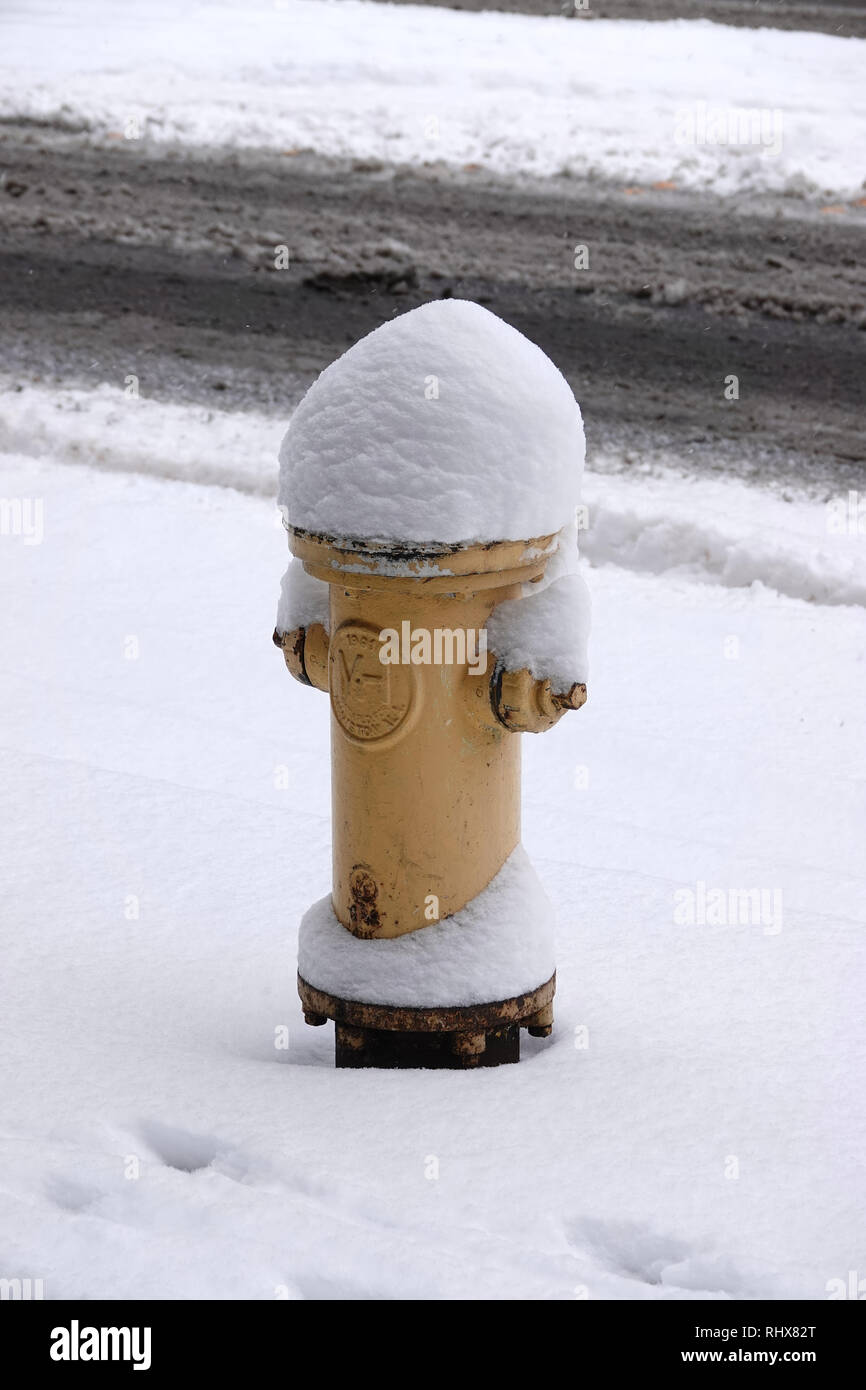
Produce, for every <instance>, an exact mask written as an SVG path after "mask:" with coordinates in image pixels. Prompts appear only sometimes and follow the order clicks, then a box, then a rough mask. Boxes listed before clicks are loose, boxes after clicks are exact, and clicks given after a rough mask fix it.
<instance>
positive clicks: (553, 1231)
mask: <svg viewBox="0 0 866 1390" xmlns="http://www.w3.org/2000/svg"><path fill="white" fill-rule="evenodd" d="M22 395H23V396H24V397H25V401H24V404H23V405H22V402H21V399H20V397H21V396H22ZM74 401H75V398H74V396H72V395H70V396H67V397H66V399H65V401H62V402H60V408H58V409H56V410H54V409H52V408H49V403H48V402H47V401H44V400H43V401H42V402H41V404H39V398H38V388H32V389H31V390H30V393H29V395H28V393H26V392H25V393H18V396H14V395H13V396H11V397H8V396H7V397H5V398H4V402H3V420H4V436H3V439H2V441H0V444H2V447H3V448H4V449H5V451H6V452H5V453H4V454H3V456H2V474H0V497H3V498H6V499H15V498H17V499H19V500H20V499H24V501H22V510H21V512H20V513H19V514H18V515H19V517H20V520H21V525H20V526H18V527H17V528H16V525H15V513H14V511H13V510H9V509H7V511H6V512H5V513H4V516H5V518H6V519H5V520H4V534H3V535H2V536H0V565H2V570H3V588H4V593H6V594H8V595H9V598H8V600H7V602H6V603H5V604H4V607H3V617H2V624H3V650H4V660H3V663H2V667H3V670H2V677H0V680H2V687H3V708H4V726H3V739H2V744H3V752H2V759H3V777H2V783H0V785H2V799H3V811H2V822H0V824H2V836H3V844H2V862H3V865H4V875H3V878H4V883H3V891H4V898H5V910H4V913H3V923H4V926H3V930H4V934H5V936H6V941H5V944H4V959H5V962H6V964H5V969H4V972H3V984H2V992H3V999H2V1005H0V1008H2V1017H3V1022H4V1040H3V1054H2V1063H0V1066H2V1073H3V1078H2V1087H0V1090H2V1096H3V1122H2V1134H3V1137H2V1140H0V1156H2V1167H3V1180H2V1195H0V1211H2V1223H0V1224H2V1231H3V1247H2V1270H0V1272H2V1274H3V1275H4V1276H5V1277H15V1276H19V1277H27V1276H29V1277H32V1278H43V1279H44V1280H45V1288H46V1295H47V1296H48V1297H61V1296H65V1295H66V1296H91V1297H95V1296H107V1297H126V1296H134V1295H145V1296H148V1295H149V1296H153V1297H162V1298H173V1297H194V1296H212V1297H243V1298H263V1299H269V1298H273V1297H315V1296H324V1297H334V1298H340V1297H374V1298H377V1297H378V1298H390V1297H395V1298H397V1297H407V1296H408V1297H415V1296H418V1297H422V1296H424V1297H441V1298H453V1297H458V1298H505V1297H527V1298H555V1299H556V1298H563V1299H572V1298H576V1297H577V1298H581V1297H585V1296H589V1297H592V1298H604V1297H607V1298H618V1299H619V1298H698V1299H700V1298H725V1297H747V1298H748V1297H762V1296H770V1297H790V1296H805V1297H810V1298H818V1299H820V1298H823V1297H825V1296H826V1293H825V1290H826V1284H827V1281H828V1280H830V1279H836V1278H841V1279H843V1280H845V1279H847V1277H848V1271H849V1270H852V1269H855V1270H860V1271H861V1272H862V1269H863V1267H864V1260H866V1217H864V1206H863V1202H862V1173H861V1164H862V1153H863V1147H864V1142H866V1123H864V1120H866V1116H864V1103H863V1091H862V1087H861V1086H860V1085H859V1082H858V1080H857V1078H858V1077H859V1076H860V1075H862V1067H863V1062H864V1052H866V1022H864V1015H863V1009H862V998H863V988H864V964H866V962H864V954H866V953H864V937H863V919H864V915H866V914H864V892H863V888H864V883H863V877H864V873H863V853H862V847H863V828H864V800H866V792H864V777H863V767H862V758H861V754H862V748H863V745H864V738H866V707H864V701H863V683H864V675H866V618H864V611H863V604H864V586H866V579H864V570H866V562H864V546H866V537H863V536H859V537H858V536H853V535H849V536H846V535H841V534H840V535H837V534H834V533H832V532H828V531H827V527H826V517H827V512H826V509H825V507H824V506H823V505H821V504H819V503H809V502H808V501H807V500H805V499H800V500H797V501H792V502H785V501H784V500H783V499H781V498H780V497H778V496H771V495H770V494H768V493H767V494H765V493H763V492H760V491H757V490H755V491H749V490H747V489H745V488H743V487H742V486H739V485H734V484H727V483H725V482H724V481H722V480H719V481H718V482H713V483H710V482H706V483H689V482H685V481H683V480H680V479H677V477H676V475H675V474H673V473H668V474H665V475H663V476H662V477H660V478H657V479H655V478H643V479H642V478H641V477H639V476H638V477H631V478H629V479H628V480H626V479H624V478H619V477H615V476H599V475H590V476H589V477H588V479H587V489H586V491H587V493H588V495H589V503H590V526H589V530H588V531H586V532H585V534H584V538H583V539H584V550H585V553H587V554H588V555H590V556H591V558H592V560H593V567H592V568H591V569H590V570H589V574H588V577H589V581H590V585H591V588H592V591H593V600H594V634H593V645H592V668H591V673H590V699H589V703H588V704H587V706H586V708H585V709H584V710H582V711H581V712H580V713H579V714H574V715H569V716H568V717H567V718H566V719H565V720H563V722H562V723H561V724H560V725H559V726H558V727H557V729H556V730H554V731H552V732H551V733H548V734H546V735H545V736H544V737H541V738H533V737H530V736H527V737H525V738H524V752H525V772H524V812H525V825H524V841H525V844H526V846H527V849H528V851H529V853H530V855H531V856H532V859H533V861H534V863H535V865H536V867H537V869H538V872H539V875H540V877H541V879H542V881H543V883H544V885H545V887H546V889H547V890H548V892H549V893H550V895H551V897H552V898H553V901H554V903H555V906H556V909H557V914H558V924H559V925H558V951H557V953H558V968H559V989H558V995H557V1024H556V1028H555V1031H554V1035H553V1037H552V1038H551V1039H550V1040H547V1041H538V1040H533V1039H525V1040H524V1043H523V1049H524V1060H523V1061H522V1062H521V1063H520V1065H519V1066H518V1067H503V1068H499V1069H494V1070H490V1071H484V1072H477V1073H459V1072H453V1073H452V1072H448V1073H441V1072H440V1073H436V1072H428V1073H417V1072H403V1073H400V1072H367V1071H363V1072H357V1071H349V1072H338V1071H335V1070H334V1069H333V1065H332V1053H333V1042H332V1037H331V1029H330V1027H328V1028H327V1029H321V1030H314V1029H309V1028H306V1027H305V1026H304V1025H303V1022H302V1019H301V1015H300V1010H299V1005H298V1001H297V999H296V996H295V994H294V978H293V977H294V968H295V959H296V956H295V952H296V934H297V928H298V923H299V920H300V918H301V915H302V914H303V912H304V911H305V909H306V908H307V907H308V906H309V904H310V903H311V902H313V901H314V900H315V899H317V898H319V897H320V896H321V895H322V893H323V892H325V891H326V890H327V887H328V883H329V876H330V854H329V833H330V815H329V798H328V788H327V777H326V767H327V762H328V702H327V699H326V698H325V697H323V696H322V695H320V694H319V693H318V692H316V691H311V690H306V689H304V688H302V687H300V686H299V685H297V684H296V683H295V682H293V681H291V680H290V679H289V677H288V676H287V674H286V671H285V669H284V667H283V663H282V661H281V659H280V657H279V655H278V654H277V653H276V652H275V651H274V649H273V647H272V645H271V643H270V630H271V626H272V622H273V617H274V607H275V600H276V595H277V590H278V585H279V577H280V574H281V572H282V569H283V567H284V564H285V550H284V536H283V534H282V532H281V529H280V522H279V515H278V513H277V511H276V509H275V507H274V505H273V501H272V498H273V496H274V494H275V490H276V463H275V456H276V449H277V444H278V441H279V437H280V434H281V433H282V428H283V425H284V422H283V421H266V420H255V419H250V418H248V417H241V416H235V417H232V421H231V428H232V429H233V430H234V431H235V433H234V435H231V434H230V431H229V423H228V421H227V419H226V418H223V417H220V416H219V415H217V414H213V415H212V416H211V418H210V419H209V420H207V421H205V419H204V415H203V412H195V411H187V412H184V411H183V410H182V409H181V408H180V407H162V406H158V405H156V404H154V403H143V402H134V401H126V400H125V399H122V398H118V397H117V396H116V395H112V394H111V393H102V394H101V395H100V396H99V397H97V398H96V399H94V400H92V401H91V402H90V408H86V407H84V406H83V405H82V402H81V400H80V399H79V400H78V403H77V405H78V408H74ZM584 405H585V406H587V407H588V408H587V412H586V413H587V416H588V419H589V420H590V425H591V403H588V402H584ZM19 407H20V415H19V417H16V419H17V423H15V428H14V431H13V430H12V428H11V426H10V419H11V418H12V415H13V414H14V410H15V409H18V408H19ZM37 407H38V408H37ZM134 410H138V411H139V415H138V417H133V419H136V418H137V421H138V425H137V427H136V426H133V427H130V418H129V412H130V411H134ZM100 412H102V413H101V414H100ZM160 412H161V413H160ZM28 417H29V420H30V424H29V426H28V423H27V420H28ZM121 419H124V420H125V426H123V427H122V426H121V423H120V421H121ZM112 420H113V421H114V423H113V424H112ZM64 430H66V434H64ZM88 431H90V433H88ZM590 432H591V431H590ZM13 436H14V437H13ZM73 436H74V437H73ZM76 439H77V448H78V460H79V461H78V462H76V461H75V457H76V456H75V449H74V448H73V447H72V446H73V445H74V444H75V441H76ZM206 440H210V442H211V449H210V454H209V464H208V467H209V468H210V470H211V471H210V472H208V468H207V467H205V466H204V465H205V463H207V459H206V457H205V448H204V445H205V442H206ZM244 440H246V445H245V447H244V448H243V450H241V448H240V446H241V444H242V441H244ZM149 441H150V442H149ZM172 441H174V443H175V444H176V448H175V450H174V468H175V472H176V473H179V474H183V472H184V471H185V470H186V469H187V467H188V465H189V464H190V461H191V460H192V461H193V462H194V461H195V460H196V459H199V458H200V459H201V460H202V476H203V477H206V478H207V479H208V480H209V482H210V483H213V482H214V481H215V480H216V479H217V477H218V476H220V475H221V478H222V481H226V482H227V481H231V480H232V479H231V475H230V471H229V470H230V468H231V466H232V462H231V461H232V459H233V460H234V465H233V466H234V467H236V468H241V469H242V471H241V472H238V473H237V474H236V476H235V478H234V481H235V482H236V483H239V484H241V485H242V486H243V487H244V488H246V489H247V491H246V492H240V491H235V490H233V489H232V488H229V487H217V486H212V485H205V484H204V483H199V482H190V481H178V480H177V479H176V478H174V479H173V478H171V477H170V476H162V477H159V476H150V477H148V476H143V475H142V473H141V472H131V471H128V470H130V469H135V468H143V469H145V470H146V471H150V472H151V473H154V474H164V475H168V474H170V472H171V457H172V448H171V447H170V446H171V444H172ZM136 451H137V452H136ZM241 452H243V453H245V454H246V455H247V456H248V457H249V459H250V463H249V464H247V465H242V464H240V463H239V462H238V460H239V458H240V455H241ZM88 460H92V462H93V463H94V464H96V465H97V466H96V467H90V466H86V462H87V461H88ZM257 493H268V494H269V497H267V498H266V497H265V496H260V495H256V494H257ZM594 497H595V498H596V499H599V500H598V502H597V503H596V502H594V501H593V498H594ZM26 499H29V503H28V502H27V500H26ZM605 508H606V509H607V511H606V512H605ZM605 515H606V516H607V517H608V518H610V517H613V518H614V519H615V522H616V524H615V525H614V524H613V523H612V522H610V521H609V522H608V527H609V529H608V530H607V531H605V527H604V525H602V524H601V518H602V517H603V516H605ZM687 519H688V520H687ZM25 523H26V524H25ZM665 525H667V527H668V529H667V531H665V529H664V528H665ZM611 526H612V527H613V529H610V527H611ZM617 527H618V528H619V529H617ZM623 527H628V528H630V530H628V531H627V532H626V533H624V532H623ZM16 530H17V532H18V533H17V534H16ZM25 532H26V533H28V534H25ZM701 537H704V541H703V542H702V541H701ZM709 538H711V540H712V543H710V539H709ZM37 541H38V542H39V543H31V542H37ZM780 554H781V555H782V556H783V559H784V563H778V564H774V563H772V561H773V557H777V558H778V556H779V555H780ZM647 557H648V558H647ZM619 558H623V559H624V560H625V565H624V566H623V565H620V564H618V563H617V560H618V559H619ZM681 562H682V569H680V568H679V566H680V564H681ZM752 580H757V581H758V582H756V583H751V581H752ZM822 583H823V588H822ZM846 586H847V587H846ZM780 590H781V591H780ZM809 594H811V595H812V598H813V601H806V599H805V597H804V595H809ZM814 600H817V601H814ZM701 885H703V887H702V886H701ZM719 888H720V889H723V890H724V892H725V894H726V895H727V893H728V892H729V891H730V890H731V889H743V890H747V889H757V890H762V892H763V895H764V896H763V898H762V899H761V900H760V902H761V908H762V911H761V912H760V913H759V914H758V915H756V916H755V917H754V918H753V920H751V921H750V923H748V924H745V923H744V924H742V925H741V924H734V923H729V924H723V923H722V922H719V921H718V920H716V922H715V924H713V922H714V916H713V911H712V909H710V910H709V911H708V912H705V911H703V910H702V903H706V902H707V901H708V895H709V894H711V893H712V890H714V889H719ZM756 901H758V900H756ZM690 907H693V908H694V909H695V910H694V913H690V911H689V909H690ZM690 918H691V921H690ZM284 1043H287V1045H286V1046H283V1044H284Z"/></svg>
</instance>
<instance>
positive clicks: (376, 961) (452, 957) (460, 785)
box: [274, 300, 589, 1067]
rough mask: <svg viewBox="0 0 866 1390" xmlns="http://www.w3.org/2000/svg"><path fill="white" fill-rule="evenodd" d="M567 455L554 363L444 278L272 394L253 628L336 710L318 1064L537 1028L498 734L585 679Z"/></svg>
mask: <svg viewBox="0 0 866 1390" xmlns="http://www.w3.org/2000/svg"><path fill="white" fill-rule="evenodd" d="M583 459H584V435H583V423H582V420H581V415H580V410H579V408H578V405H577V402H576V401H575V399H574V396H573V394H572V392H571V388H570V387H569V385H568V383H567V382H566V381H565V379H564V378H563V377H562V375H561V374H560V373H559V372H558V371H557V369H556V367H555V366H554V365H553V363H552V362H551V361H550V360H549V359H548V358H547V357H546V356H545V354H544V353H543V352H542V351H541V349H540V348H538V347H536V346H535V344H533V343H531V342H529V340H528V339H526V338H524V337H523V335H522V334H520V333H518V332H517V331H516V330H515V329H514V328H511V327H509V325H507V324H505V323H503V322H502V320H501V319H498V318H496V316H495V315H493V314H491V313H489V312H488V311H487V310H486V309H482V308H481V307H480V306H479V305H477V304H471V303H468V302H466V301H461V300H443V301H437V302H436V303H433V304H427V305H423V306H422V307H421V308H419V309H415V310H413V311H412V312H411V313H407V314H404V315H403V316H401V317H400V318H397V319H393V320H391V321H390V322H388V323H386V324H383V325H382V327H380V328H378V329H376V331H375V332H374V333H371V334H369V335H368V337H366V338H364V339H362V340H361V341H360V342H359V343H357V344H356V345H355V346H354V347H353V348H351V349H350V350H349V351H348V352H347V353H345V354H344V356H342V357H341V358H340V359H339V360H338V361H337V362H335V363H333V365H332V366H330V367H328V368H327V370H326V371H324V372H323V373H322V375H321V376H320V377H319V378H318V380H317V381H316V382H315V384H314V385H313V386H312V387H311V388H310V390H309V391H308V392H307V395H306V396H305V397H304V400H303V401H302V402H301V404H300V406H299V407H298V409H297V410H296V412H295V414H294V416H293V418H292V420H291V423H290V425H289V429H288V431H287V433H286V436H285V439H284V441H283V445H282V449H281V451H280V504H281V507H282V509H283V512H284V516H285V518H286V525H287V529H288V534H289V546H290V549H291V551H292V554H293V557H294V558H293V559H292V560H291V563H290V565H289V569H288V571H287V574H286V576H285V579H284V581H283V587H282V592H281V596H280V604H279V609H278V614H277V627H276V631H275V633H274V641H275V642H276V644H277V645H278V646H279V647H280V648H281V650H282V652H283V655H284V657H285V661H286V665H287V667H288V669H289V671H290V672H291V674H292V675H293V676H295V678H296V679H298V680H300V681H302V682H303V683H304V684H306V685H309V686H313V687H315V688H317V689H319V690H323V691H327V692H328V694H329V696H330V702H331V721H332V741H331V749H332V803H333V826H332V831H333V856H332V858H333V882H332V888H331V893H330V895H329V896H328V897H326V898H323V899H322V900H321V901H320V902H319V903H317V904H315V905H314V907H313V908H311V909H310V911H309V912H308V913H307V914H306V916H305V917H304V919H303V921H302V923H301V928H300V935H299V945H298V951H299V961H298V964H299V976H298V992H299V994H300V997H301V1002H302V1005H303V1009H304V1016H305V1018H306V1020H307V1022H308V1023H310V1024H313V1025H321V1024H324V1023H326V1022H327V1020H328V1019H333V1020H334V1022H335V1044H336V1060H337V1065H338V1066H435V1067H441V1066H452V1067H472V1066H482V1065H487V1066H495V1065H498V1064H499V1063H501V1062H516V1061H517V1060H518V1059H519V1055H520V1030H521V1029H526V1030H528V1031H529V1033H530V1034H532V1035H534V1036H536V1037H546V1036H547V1035H548V1034H549V1033H550V1031H551V1028H552V1026H553V996H554V990H555V983H556V977H555V972H554V969H553V966H554V957H553V948H552V912H551V908H550V905H549V903H548V902H547V899H546V897H545V895H544V892H543V890H542V889H541V886H540V884H539V883H538V880H537V878H536V877H535V873H534V870H533V869H532V866H531V864H530V863H529V860H528V858H527V857H526V855H525V853H524V851H523V849H522V847H521V845H520V752H519V738H518V735H519V734H521V733H543V732H545V731H546V730H548V729H551V728H552V727H553V726H554V725H555V724H556V723H558V721H559V720H560V719H561V718H562V716H563V715H564V714H565V713H566V712H567V711H568V710H576V709H579V708H580V707H581V705H582V704H583V703H584V701H585V699H586V640H587V634H588V627H589V603H588V596H587V593H586V587H585V585H584V583H583V580H582V579H581V577H580V576H579V573H578V555H577V508H578V503H579V496H580V479H581V472H582V468H583Z"/></svg>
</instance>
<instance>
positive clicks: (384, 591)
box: [290, 534, 552, 937]
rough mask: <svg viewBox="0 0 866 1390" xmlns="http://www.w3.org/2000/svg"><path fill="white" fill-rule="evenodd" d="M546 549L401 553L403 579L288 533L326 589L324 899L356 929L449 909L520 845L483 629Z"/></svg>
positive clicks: (380, 930) (379, 929) (421, 923)
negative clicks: (386, 651) (386, 653)
mask: <svg viewBox="0 0 866 1390" xmlns="http://www.w3.org/2000/svg"><path fill="white" fill-rule="evenodd" d="M551 543H552V538H551V537H544V538H542V539H541V540H540V541H539V540H533V541H530V542H527V543H525V544H524V543H517V544H514V543H505V544H503V545H498V546H487V547H471V548H464V549H462V550H456V551H453V552H451V553H450V554H448V553H447V552H446V553H445V554H442V553H438V554H436V555H433V556H430V555H424V554H421V555H416V556H415V557H413V558H412V559H410V560H409V561H408V562H407V561H406V559H405V557H404V573H402V574H398V575H388V574H382V573H376V572H375V568H374V567H375V566H378V567H379V568H380V569H381V567H382V559H381V555H380V554H377V552H376V551H375V550H374V551H371V552H369V553H368V554H367V555H363V554H359V553H358V552H357V551H354V552H349V553H347V552H346V551H345V550H344V551H339V550H337V549H335V547H333V546H332V545H329V544H328V543H326V542H322V541H320V540H317V539H314V538H311V537H309V536H300V535H297V534H293V535H292V537H291V541H290V544H291V547H292V550H293V551H294V553H295V554H296V555H297V556H298V557H299V558H301V559H302V560H303V561H304V563H305V566H306V568H307V570H308V572H309V573H311V574H313V575H314V576H315V577H316V578H320V579H324V580H325V581H326V582H327V583H328V584H329V588H330V623H329V631H330V641H329V643H328V653H327V671H326V674H327V688H328V690H329V693H330V697H331V713H332V723H331V797H332V810H333V890H332V900H333V906H334V912H335V913H336V915H337V917H338V918H339V920H340V921H341V922H342V923H343V925H344V926H345V927H346V928H347V929H348V930H349V931H351V932H353V933H354V935H356V936H362V937H395V936H402V935H404V934H405V933H406V932H411V931H416V930H419V929H420V928H423V927H425V926H428V925H429V924H430V922H431V921H437V920H439V919H440V918H441V917H450V916H452V915H453V914H454V913H455V912H457V911H459V910H460V909H461V908H462V907H464V906H465V905H466V903H468V902H470V901H471V900H472V899H473V898H475V897H477V895H478V894H479V893H480V892H482V891H483V889H485V888H486V887H487V885H488V884H489V883H490V881H491V879H492V878H493V877H494V876H495V875H496V874H497V873H498V872H499V870H500V869H501V867H502V865H503V863H504V862H505V860H506V859H507V858H508V856H509V855H510V854H511V852H512V851H513V850H514V848H515V846H516V845H517V844H518V842H519V840H520V741H519V739H516V738H514V736H513V735H512V734H511V733H510V732H509V731H508V729H507V727H506V726H505V725H504V724H503V723H502V722H501V721H500V720H499V719H498V717H497V715H496V712H495V710H494V708H493V705H492V702H491V670H490V669H489V663H488V660H487V659H486V654H485V652H484V643H483V640H480V638H481V634H483V633H484V632H485V629H486V624H487V619H488V618H489V616H490V613H491V611H492V610H493V608H494V607H495V606H496V605H497V604H499V603H501V602H502V601H504V600H506V599H511V598H516V597H519V595H520V592H521V584H522V583H530V582H532V581H533V580H535V579H538V578H539V577H540V576H541V575H542V574H543V572H544V567H545V564H546V555H547V554H548V553H549V550H550V546H551ZM539 557H541V558H539ZM364 563H366V564H367V565H368V566H369V568H368V569H367V571H366V572H365V571H364V570H363V568H362V566H363V564H364ZM407 564H408V565H410V566H414V569H412V568H405V566H406V565H407ZM349 565H351V566H352V570H351V571H350V570H349V569H348V568H343V567H342V566H349ZM337 566H341V567H340V568H337ZM455 567H458V568H460V569H461V570H462V573H461V574H459V575H456V574H453V573H448V572H447V571H448V570H449V569H453V568H455ZM433 569H436V570H439V571H440V572H439V573H431V570H433ZM382 633H395V634H397V635H398V637H399V639H400V651H399V654H398V655H399V660H396V661H391V662H383V661H382V660H381V657H382V655H383V640H382V636H381V634H382ZM413 637H414V641H413ZM425 638H429V642H428V647H429V653H425V651H424V650H423V647H424V640H425ZM321 642H322V639H321V637H320V638H319V643H320V646H321ZM437 645H438V654H439V655H440V658H441V659H440V660H439V661H436V660H435V657H436V655H437ZM413 654H414V656H415V657H416V658H422V659H418V660H415V661H413V660H412V656H413ZM425 654H429V657H430V659H429V660H427V661H425V660H423V657H424V655H425ZM472 655H474V656H476V658H483V666H482V664H481V660H479V659H476V660H475V661H474V662H470V656H472ZM404 658H407V659H405V660H404ZM307 674H308V678H311V675H310V673H309V672H308V673H307ZM324 674H325V672H324V671H323V667H322V664H320V666H319V679H320V680H321V678H322V676H323V675H324ZM313 675H315V671H314V672H313ZM312 683H316V682H315V680H313V681H312ZM323 684H324V682H323Z"/></svg>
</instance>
